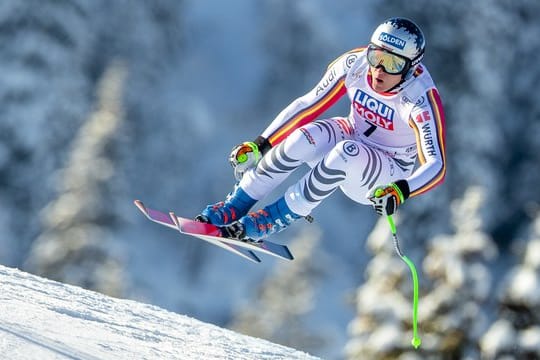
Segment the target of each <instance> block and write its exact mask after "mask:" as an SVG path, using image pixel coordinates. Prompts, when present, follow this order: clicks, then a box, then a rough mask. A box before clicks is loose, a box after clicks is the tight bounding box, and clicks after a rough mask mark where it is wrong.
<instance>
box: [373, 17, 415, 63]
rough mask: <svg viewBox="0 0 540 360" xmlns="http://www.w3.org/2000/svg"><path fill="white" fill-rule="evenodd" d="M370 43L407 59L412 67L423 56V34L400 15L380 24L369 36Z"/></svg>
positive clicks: (412, 23)
mask: <svg viewBox="0 0 540 360" xmlns="http://www.w3.org/2000/svg"><path fill="white" fill-rule="evenodd" d="M371 43H372V44H374V45H376V46H379V47H381V48H383V49H385V50H387V51H389V52H391V53H394V54H397V55H400V56H403V57H405V58H407V59H409V60H410V61H411V66H413V67H414V66H415V65H417V64H418V63H419V62H420V61H421V60H422V58H423V57H424V50H425V47H426V41H425V38H424V34H423V33H422V30H420V28H419V27H418V25H416V24H415V23H414V22H412V21H411V20H409V19H405V18H400V17H395V18H390V19H388V20H386V21H385V22H383V23H382V24H380V25H379V26H378V27H377V28H376V29H375V31H374V32H373V35H372V36H371Z"/></svg>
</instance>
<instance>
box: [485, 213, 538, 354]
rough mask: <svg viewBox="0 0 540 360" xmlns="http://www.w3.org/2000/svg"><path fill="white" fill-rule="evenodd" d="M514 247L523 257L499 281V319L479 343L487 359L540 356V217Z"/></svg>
mask: <svg viewBox="0 0 540 360" xmlns="http://www.w3.org/2000/svg"><path fill="white" fill-rule="evenodd" d="M514 248H515V252H517V253H518V257H519V258H521V259H522V260H521V262H520V263H519V264H518V265H516V266H514V267H513V268H512V269H511V270H510V271H509V272H508V273H507V274H505V275H504V277H503V279H502V280H501V281H500V286H499V288H498V292H497V298H498V301H499V313H498V319H497V320H496V321H495V322H494V323H493V324H492V325H491V327H490V328H489V330H488V331H486V333H485V334H484V336H483V337H482V339H481V342H480V347H481V350H482V355H483V356H484V357H485V358H493V359H495V358H499V357H504V356H507V357H513V358H519V359H535V358H538V357H540V217H538V216H537V217H536V220H535V221H534V223H533V224H532V225H531V231H530V234H529V235H528V236H527V237H526V238H525V239H524V240H522V241H520V242H517V244H516V245H515V246H514Z"/></svg>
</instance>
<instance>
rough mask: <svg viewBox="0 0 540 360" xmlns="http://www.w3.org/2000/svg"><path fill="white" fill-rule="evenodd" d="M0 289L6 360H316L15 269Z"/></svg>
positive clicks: (0, 334)
mask: <svg viewBox="0 0 540 360" xmlns="http://www.w3.org/2000/svg"><path fill="white" fill-rule="evenodd" d="M0 283H1V286H2V291H1V292H0V354H2V358H3V359H11V360H19V359H40V360H47V359H190V360H192V359H204V360H207V359H235V360H238V359H316V358H315V357H313V356H311V355H308V354H306V353H303V352H300V351H297V350H294V349H291V348H287V347H284V346H281V345H276V344H273V343H271V342H268V341H265V340H260V339H257V338H253V337H249V336H245V335H239V334H237V333H235V332H233V331H230V330H226V329H222V328H219V327H217V326H214V325H210V324H206V323H204V322H201V321H198V320H196V319H193V318H190V317H187V316H184V315H180V314H176V313H172V312H169V311H165V310H163V309H161V308H159V307H156V306H152V305H147V304H143V303H138V302H135V301H129V300H122V299H116V298H112V297H108V296H104V295H102V294H99V293H96V292H92V291H88V290H84V289H82V288H79V287H76V286H71V285H66V284H62V283H59V282H54V281H50V280H46V279H44V278H40V277H37V276H34V275H31V274H28V273H25V272H22V271H20V270H17V269H12V268H7V267H3V266H0ZM217 301H219V300H217Z"/></svg>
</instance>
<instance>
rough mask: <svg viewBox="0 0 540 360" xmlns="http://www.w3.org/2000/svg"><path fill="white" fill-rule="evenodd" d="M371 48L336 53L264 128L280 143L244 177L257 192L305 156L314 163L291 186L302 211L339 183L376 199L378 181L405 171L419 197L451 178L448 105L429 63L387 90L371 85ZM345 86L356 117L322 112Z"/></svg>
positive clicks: (292, 200)
mask: <svg viewBox="0 0 540 360" xmlns="http://www.w3.org/2000/svg"><path fill="white" fill-rule="evenodd" d="M364 49H365V48H359V49H355V50H352V51H349V52H347V53H345V54H343V55H342V56H340V57H339V58H338V59H336V60H335V61H334V62H333V63H332V64H330V66H329V67H328V69H327V71H326V73H325V75H324V76H323V78H322V80H321V81H320V82H319V83H318V84H317V85H316V86H315V87H314V88H313V89H312V90H311V91H310V92H308V93H307V94H306V95H304V96H302V97H300V98H298V99H296V100H294V101H293V102H292V103H291V104H289V105H288V106H287V107H286V108H285V109H284V110H283V111H282V112H281V113H280V114H279V115H278V116H277V117H276V118H275V119H274V120H273V121H272V123H271V124H270V126H268V128H266V130H264V132H263V133H262V134H261V136H262V137H264V138H266V139H267V140H268V142H269V143H270V145H272V149H271V150H270V151H268V153H266V154H265V156H264V157H263V158H262V160H261V161H260V162H259V164H258V165H257V167H256V168H255V169H253V170H251V171H248V172H247V173H246V174H245V175H244V177H243V178H242V180H241V182H240V186H241V187H242V189H244V190H245V191H246V193H247V194H248V195H249V196H251V197H252V198H253V199H256V200H260V199H262V198H264V197H265V196H266V195H267V194H269V193H270V192H271V191H272V190H273V189H274V188H275V187H276V186H278V185H279V184H280V183H281V182H282V181H283V180H285V178H286V177H287V176H288V175H289V174H290V173H291V172H292V171H294V170H295V169H296V168H297V167H298V166H300V165H301V164H302V163H307V164H309V166H310V167H311V171H310V172H308V173H307V174H306V175H305V176H304V177H303V178H302V179H301V180H300V181H298V182H297V183H295V184H293V185H292V186H291V187H289V188H288V190H287V191H286V193H285V199H286V202H287V205H288V206H289V208H290V209H291V210H292V211H293V212H295V213H296V214H298V215H301V216H306V215H308V214H309V213H310V212H311V210H312V209H313V208H315V207H316V206H317V205H318V204H319V203H320V202H321V201H322V200H323V199H324V198H326V197H327V196H329V195H330V194H331V193H332V192H333V191H334V190H336V189H337V188H338V187H339V188H341V190H342V191H343V192H344V193H345V194H346V195H347V196H348V197H349V198H351V199H352V200H354V201H356V202H358V203H361V204H370V202H369V200H367V198H366V194H367V193H368V191H369V190H370V189H372V188H373V187H375V186H377V185H387V184H388V183H390V182H393V181H396V180H400V179H405V180H406V181H407V183H408V185H409V189H410V197H412V196H416V195H419V194H421V193H424V192H426V191H429V190H430V189H432V188H434V187H435V186H437V185H438V184H440V183H441V182H442V181H443V179H444V176H445V172H446V166H445V164H446V161H445V160H446V155H445V125H444V113H443V107H442V103H441V100H440V98H439V94H438V91H437V89H436V87H435V85H434V83H433V80H432V79H431V76H430V75H429V73H428V71H427V69H426V68H425V67H424V66H423V65H422V64H420V65H419V66H418V67H417V68H416V70H415V71H414V73H413V74H410V75H409V76H408V77H407V79H406V81H404V82H403V83H402V84H401V85H400V86H399V88H398V89H397V90H396V91H395V92H390V93H383V94H381V93H378V92H375V91H374V90H373V88H372V87H371V74H370V68H369V65H368V63H367V60H366V58H365V51H364ZM345 94H347V95H348V97H349V100H350V102H351V108H350V113H349V116H348V117H335V118H329V119H320V120H317V118H318V117H319V115H321V114H322V113H323V112H324V111H325V110H327V109H328V108H329V107H331V106H332V105H333V104H335V103H336V101H337V100H339V99H340V98H341V97H342V96H343V95H345ZM417 159H418V160H419V166H418V167H417V168H416V170H415V164H416V160H417Z"/></svg>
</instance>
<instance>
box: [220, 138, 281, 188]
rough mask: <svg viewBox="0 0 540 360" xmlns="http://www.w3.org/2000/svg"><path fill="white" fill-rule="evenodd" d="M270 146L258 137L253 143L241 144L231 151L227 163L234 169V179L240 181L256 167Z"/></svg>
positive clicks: (266, 140) (266, 141)
mask: <svg viewBox="0 0 540 360" xmlns="http://www.w3.org/2000/svg"><path fill="white" fill-rule="evenodd" d="M271 147H272V145H270V142H269V141H268V139H265V138H263V137H262V136H259V137H257V138H256V139H255V141H253V142H251V141H248V142H243V143H242V144H239V145H236V146H235V147H233V149H232V150H231V154H230V155H229V162H230V164H231V166H232V167H233V169H234V177H235V178H236V180H237V181H240V180H241V179H242V177H243V176H244V174H245V173H246V172H247V171H248V170H249V169H252V168H254V167H255V166H257V164H258V163H259V161H260V160H261V158H262V157H263V155H264V154H265V153H266V152H267V151H268V150H270V148H271Z"/></svg>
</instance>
